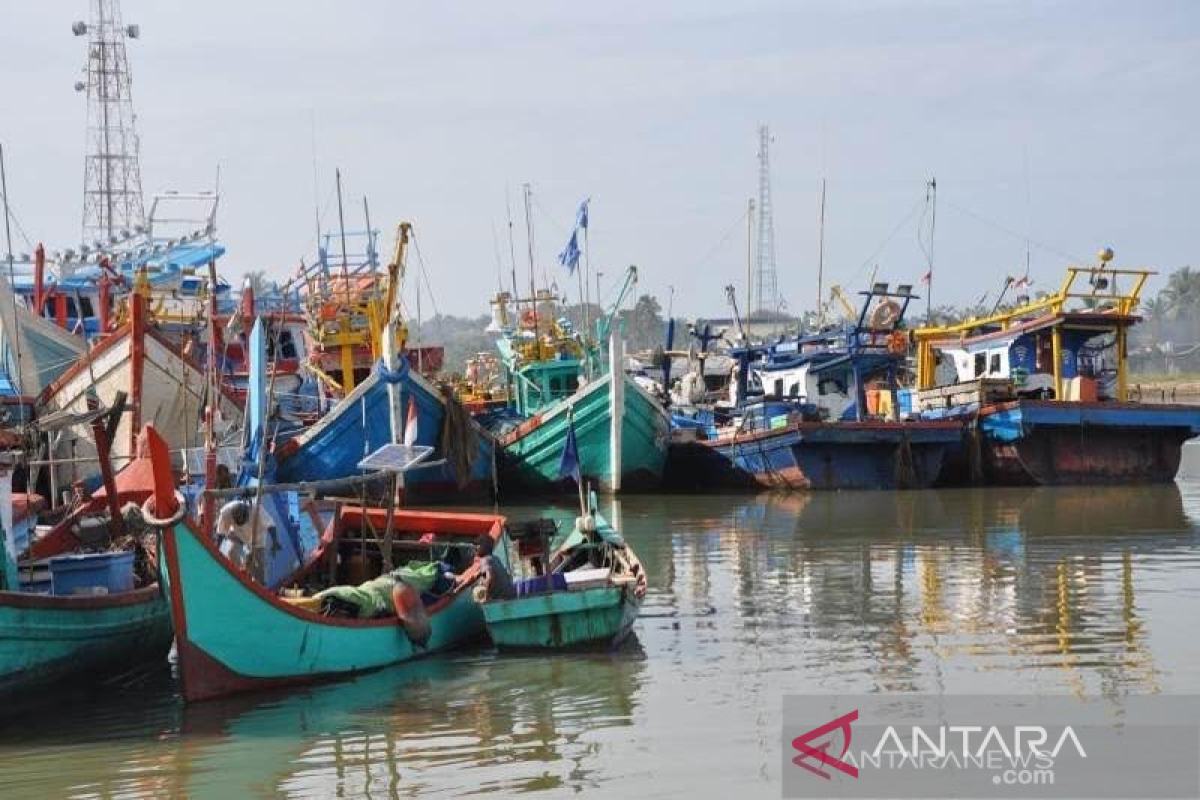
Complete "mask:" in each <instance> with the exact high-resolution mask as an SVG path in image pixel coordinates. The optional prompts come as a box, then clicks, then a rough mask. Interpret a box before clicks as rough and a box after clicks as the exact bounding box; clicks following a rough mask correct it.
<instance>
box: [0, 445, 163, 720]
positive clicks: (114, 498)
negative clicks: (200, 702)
mask: <svg viewBox="0 0 1200 800" xmlns="http://www.w3.org/2000/svg"><path fill="white" fill-rule="evenodd" d="M135 465H136V462H135ZM132 467H133V465H131V468H130V469H127V470H124V471H122V472H121V473H119V474H118V475H116V477H115V479H114V480H113V482H112V484H111V486H110V487H109V489H111V490H112V494H111V495H110V494H109V493H108V490H101V491H99V492H97V494H96V495H95V496H94V497H92V498H91V499H90V500H88V501H87V502H86V503H84V504H83V505H82V506H81V507H80V508H78V509H77V510H76V511H74V512H73V513H71V514H70V515H68V516H67V517H66V518H65V519H63V520H62V521H61V522H59V523H58V524H57V525H56V526H55V527H54V529H53V530H52V531H51V532H50V533H49V535H48V536H46V537H44V538H43V539H41V540H39V541H37V542H35V543H34V544H33V545H32V547H31V548H30V549H31V555H32V558H33V559H34V560H33V561H24V562H18V561H17V556H18V546H17V542H16V541H15V536H13V535H12V534H11V533H8V534H7V536H6V541H5V547H3V548H0V550H2V552H0V559H2V560H3V561H4V567H5V568H4V570H3V571H2V579H3V582H4V586H3V589H0V696H5V697H8V696H13V695H15V694H17V693H22V694H23V693H25V692H26V691H28V690H30V689H40V688H45V687H48V686H51V685H54V684H55V683H57V682H60V681H71V682H73V683H88V682H93V681H97V680H100V679H103V678H106V677H109V676H111V675H114V674H118V673H122V672H125V671H127V670H130V669H133V668H138V667H141V666H145V665H148V664H154V663H156V662H161V661H162V660H163V659H165V657H166V654H167V651H168V650H169V649H170V647H171V636H172V631H171V616H170V607H169V605H168V603H167V600H166V597H165V595H164V593H163V590H162V588H161V587H160V585H159V583H158V582H157V577H158V576H157V574H156V571H155V568H154V558H153V553H152V552H147V551H149V550H151V549H152V543H151V542H150V541H149V540H147V539H146V538H145V537H144V536H142V537H141V543H140V544H137V545H136V549H135V552H140V554H141V556H140V557H141V559H142V562H141V564H140V568H138V567H135V561H136V559H135V556H134V554H133V553H108V552H96V551H97V550H101V551H102V550H104V549H105V548H106V547H110V546H111V541H112V539H113V538H115V537H117V536H120V537H121V538H123V539H125V540H126V541H130V542H131V543H132V542H133V541H136V538H135V537H138V536H139V531H137V530H130V529H129V528H128V526H129V525H131V524H136V523H137V515H136V514H135V515H133V516H132V517H130V516H129V515H127V514H125V513H124V512H117V516H119V517H122V519H121V520H120V522H114V519H115V517H114V512H116V510H117V509H120V508H121V507H122V506H124V505H125V504H126V503H134V504H138V505H140V504H141V503H142V502H143V501H144V500H145V499H146V498H147V497H149V495H150V492H151V487H150V484H149V482H148V479H149V473H147V472H146V471H144V470H138V469H136V468H132ZM10 479H11V476H5V480H10ZM85 532H86V533H85ZM141 533H142V534H144V533H145V531H144V530H143V531H141ZM81 548H84V549H87V550H90V551H91V552H90V553H89V554H85V555H73V554H75V553H76V552H77V551H79V550H80V549H81ZM23 577H24V580H22V578H23ZM46 578H49V582H45V579H46ZM23 696H27V695H24V694H23Z"/></svg>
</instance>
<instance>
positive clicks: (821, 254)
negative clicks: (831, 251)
mask: <svg viewBox="0 0 1200 800" xmlns="http://www.w3.org/2000/svg"><path fill="white" fill-rule="evenodd" d="M817 242H818V244H817V328H818V329H820V328H822V327H824V325H825V305H824V302H825V301H824V298H825V179H824V178H821V224H820V227H819V233H818V238H817Z"/></svg>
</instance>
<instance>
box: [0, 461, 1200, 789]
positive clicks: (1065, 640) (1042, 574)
mask: <svg viewBox="0 0 1200 800" xmlns="http://www.w3.org/2000/svg"><path fill="white" fill-rule="evenodd" d="M510 511H511V513H512V515H513V516H514V517H519V516H522V515H527V514H529V513H532V511H533V510H532V509H511V510H510ZM619 520H620V522H621V524H622V525H623V527H624V530H625V532H626V534H627V536H628V538H629V539H630V541H631V543H632V544H633V546H634V547H635V548H636V549H637V551H638V553H639V554H640V556H641V558H642V561H643V562H644V563H645V565H646V568H647V569H648V571H649V574H650V579H651V590H650V594H649V596H648V599H647V602H646V605H645V606H644V608H643V618H642V619H641V620H640V621H639V623H638V625H637V628H636V631H637V641H636V642H631V643H630V646H628V647H626V648H624V649H623V650H622V651H620V652H618V653H615V654H602V655H570V656H561V657H553V658H538V657H516V658H513V657H502V656H499V655H496V654H495V653H492V652H486V651H484V652H466V653H460V654H456V655H452V656H446V657H439V658H435V659H430V660H428V661H426V662H423V663H419V664H414V665H409V666H406V667H401V668H397V669H392V670H387V671H384V672H380V673H377V674H373V675H370V676H367V677H364V678H362V679H359V680H357V681H349V682H342V683H338V684H333V685H328V686H324V687H320V688H317V689H313V690H309V691H301V692H292V693H288V694H279V695H272V696H269V697H256V698H247V699H239V700H237V701H235V702H225V703H210V704H202V705H199V706H194V707H188V708H184V707H183V706H182V704H181V703H180V702H179V700H178V697H177V695H176V692H175V685H174V682H173V679H172V677H171V676H170V674H169V671H164V672H160V673H158V674H156V675H153V676H150V677H149V678H146V679H144V680H142V681H141V682H139V683H138V684H137V685H135V686H133V687H130V688H124V689H114V690H112V691H110V692H108V693H106V694H93V695H91V696H86V697H80V696H64V697H63V698H60V699H59V700H58V701H57V702H53V703H47V704H44V705H42V706H41V707H40V708H39V709H38V710H37V711H36V712H25V713H23V714H21V715H19V716H15V717H14V716H11V715H10V716H8V717H6V718H4V719H3V722H2V723H0V724H2V726H3V727H2V729H0V795H2V796H3V797H6V798H7V797H21V796H30V797H60V796H64V797H65V796H71V797H135V796H142V795H165V794H168V793H170V794H176V795H180V796H183V795H186V796H190V797H218V798H222V799H223V800H227V799H228V798H233V797H241V796H280V795H282V796H297V797H302V796H313V797H331V796H361V795H368V794H369V795H371V796H381V797H386V796H390V795H414V794H420V795H422V796H424V795H432V796H437V795H441V796H461V795H465V794H489V793H490V794H496V795H500V796H508V795H513V794H517V793H524V792H542V793H545V794H546V795H549V796H562V795H569V794H577V793H580V792H586V793H587V794H588V796H592V795H598V796H613V797H618V796H619V797H640V796H688V797H698V796H704V797H709V796H736V797H738V798H739V800H744V798H749V797H778V796H779V784H778V781H779V775H778V766H777V764H778V762H779V757H778V753H777V749H776V748H777V744H776V742H777V739H778V735H779V726H780V703H781V698H782V696H783V695H784V694H788V693H801V692H803V693H814V692H825V691H829V692H834V691H837V692H846V693H862V692H875V691H919V692H949V693H967V692H970V693H1001V692H1004V693H1033V692H1038V693H1072V692H1074V693H1081V694H1088V695H1094V694H1103V695H1108V696H1110V697H1113V698H1114V699H1116V701H1117V702H1119V697H1120V696H1122V695H1126V694H1140V693H1148V692H1168V693H1184V692H1190V693H1197V692H1200V637H1198V636H1196V635H1195V633H1194V627H1195V620H1196V618H1197V614H1198V612H1200V527H1198V526H1197V523H1200V480H1194V479H1191V478H1187V479H1184V480H1181V482H1180V483H1179V484H1178V486H1166V487H1154V488H1108V489H1069V490H1047V489H1039V490H978V491H976V490H962V491H946V492H922V493H908V494H885V493H862V494H825V495H812V496H791V497H780V496H764V497H758V498H748V497H744V496H743V497H711V496H710V497H649V498H631V499H627V500H625V501H623V502H622V503H621V509H620V514H619ZM735 793H736V794H735Z"/></svg>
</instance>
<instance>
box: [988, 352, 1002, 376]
mask: <svg viewBox="0 0 1200 800" xmlns="http://www.w3.org/2000/svg"><path fill="white" fill-rule="evenodd" d="M988 374H989V375H999V374H1000V354H999V353H992V360H991V363H990V364H988Z"/></svg>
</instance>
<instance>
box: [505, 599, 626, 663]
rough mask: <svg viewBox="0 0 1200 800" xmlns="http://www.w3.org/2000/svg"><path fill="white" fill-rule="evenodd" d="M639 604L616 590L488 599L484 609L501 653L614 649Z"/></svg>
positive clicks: (621, 638)
mask: <svg viewBox="0 0 1200 800" xmlns="http://www.w3.org/2000/svg"><path fill="white" fill-rule="evenodd" d="M640 606H641V601H640V600H638V599H637V598H635V597H634V596H633V593H632V592H630V591H627V590H626V589H622V588H619V587H615V586H602V587H598V588H595V589H584V590H581V591H557V592H547V593H545V594H535V595H530V596H528V597H519V598H517V599H515V600H493V601H491V602H489V603H485V604H484V605H483V616H484V619H485V620H486V621H487V629H488V635H489V636H490V637H491V639H492V642H493V643H494V644H495V645H496V646H497V647H499V648H501V649H517V650H559V649H568V648H578V647H588V646H597V645H609V646H612V645H617V644H619V643H620V642H621V641H622V640H623V639H624V638H625V637H626V636H628V635H629V632H630V630H631V629H632V628H633V623H634V620H636V619H637V615H638V609H639V608H640Z"/></svg>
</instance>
